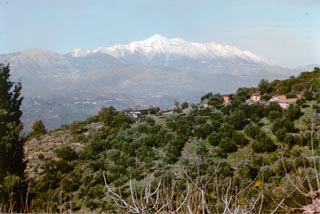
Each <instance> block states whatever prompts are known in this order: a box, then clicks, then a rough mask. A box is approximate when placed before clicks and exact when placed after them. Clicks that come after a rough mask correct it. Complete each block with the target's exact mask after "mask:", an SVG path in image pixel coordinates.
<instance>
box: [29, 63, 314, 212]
mask: <svg viewBox="0 0 320 214" xmlns="http://www.w3.org/2000/svg"><path fill="white" fill-rule="evenodd" d="M319 77H320V70H319V68H315V69H314V71H312V72H304V73H301V74H300V75H299V76H298V77H291V78H290V79H288V80H284V81H273V82H271V83H268V82H267V81H265V80H262V81H261V82H260V84H259V86H258V87H257V88H240V89H238V91H237V93H236V94H234V95H233V96H232V100H231V102H230V103H228V104H224V103H223V99H222V97H221V95H219V94H215V95H213V94H211V93H208V94H206V95H204V96H203V97H202V98H201V103H200V104H199V105H192V106H191V107H189V105H188V104H187V103H183V104H182V105H179V103H176V106H177V108H176V109H175V110H174V111H173V112H169V113H164V112H157V111H156V110H155V111H150V112H149V114H147V115H142V116H140V117H138V118H136V119H135V118H131V117H129V116H127V114H126V113H124V112H118V111H116V110H115V109H114V108H112V107H108V108H104V109H101V111H100V112H99V113H98V115H96V116H94V117H91V118H88V119H87V120H86V121H83V122H74V123H72V124H70V125H67V126H63V127H61V128H60V129H58V130H54V131H49V132H47V131H46V130H45V127H44V126H43V124H42V123H41V122H37V124H36V125H35V126H34V130H33V132H32V133H31V134H30V137H29V140H28V141H27V142H26V145H25V152H26V155H25V156H26V160H27V161H28V162H27V169H26V183H27V184H28V190H27V195H26V201H27V206H26V207H27V209H28V210H27V211H32V212H67V211H72V212H76V211H81V212H89V211H94V212H107V213H125V212H130V213H284V212H285V213H288V212H293V213H294V212H296V213H297V212H298V213H299V212H302V211H308V210H309V211H310V210H311V211H312V209H314V208H317V206H318V209H319V207H320V206H319V204H320V202H319V201H320V200H319V193H320V178H319V177H320V165H319V163H320V162H319V152H320V147H319V146H320V129H319V127H320V79H319ZM257 91H259V92H260V93H261V94H262V95H263V96H262V100H269V99H270V98H271V97H272V96H273V95H279V94H285V95H287V97H300V98H299V99H298V101H297V103H296V105H290V106H289V107H288V108H287V109H283V108H281V107H280V106H279V104H277V103H268V104H267V103H263V102H254V103H248V102H247V100H248V99H249V97H250V95H251V94H252V93H253V92H257ZM153 110H154V109H153ZM310 213H312V212H310Z"/></svg>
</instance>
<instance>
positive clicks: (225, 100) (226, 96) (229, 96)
mask: <svg viewBox="0 0 320 214" xmlns="http://www.w3.org/2000/svg"><path fill="white" fill-rule="evenodd" d="M221 96H222V99H223V104H225V105H226V104H229V103H230V102H231V99H232V94H224V95H221Z"/></svg>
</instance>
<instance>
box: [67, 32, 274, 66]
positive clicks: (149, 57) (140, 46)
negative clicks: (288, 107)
mask: <svg viewBox="0 0 320 214" xmlns="http://www.w3.org/2000/svg"><path fill="white" fill-rule="evenodd" d="M94 53H105V54H109V55H111V56H113V57H115V58H117V59H119V60H121V61H123V62H131V63H132V61H130V59H132V56H139V58H140V59H139V61H138V62H140V63H141V62H142V63H146V64H147V63H148V62H149V63H150V62H152V61H153V60H154V59H155V58H156V57H162V58H164V59H165V60H164V62H163V64H162V65H166V62H168V61H170V60H171V58H177V57H189V58H192V59H195V60H200V59H207V60H213V59H214V60H215V59H219V58H220V59H222V58H225V59H229V60H230V59H242V60H247V61H252V62H256V63H264V64H271V63H270V62H269V61H267V60H266V59H264V58H262V57H260V56H257V55H255V54H253V53H251V52H250V51H242V50H240V49H238V48H236V47H233V46H229V45H222V44H217V43H214V42H210V43H204V44H202V43H196V42H188V41H186V40H184V39H181V38H175V39H168V38H166V37H164V36H161V35H159V34H156V35H154V36H152V37H150V38H148V39H146V40H143V41H137V42H131V43H129V44H126V45H115V46H112V47H99V48H97V49H95V50H86V49H80V48H77V49H74V50H73V51H72V52H70V53H69V55H71V56H74V57H83V56H88V55H92V54H94ZM134 58H136V57H134ZM133 62H135V61H133ZM136 63H137V61H136Z"/></svg>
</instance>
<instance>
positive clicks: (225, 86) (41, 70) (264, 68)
mask: <svg viewBox="0 0 320 214" xmlns="http://www.w3.org/2000/svg"><path fill="white" fill-rule="evenodd" d="M1 62H9V63H10V65H11V69H12V76H13V78H14V79H15V80H20V81H22V84H23V95H24V96H25V97H26V99H25V100H28V102H25V103H24V106H23V108H24V112H25V113H24V121H31V122H32V121H34V120H37V119H42V120H44V121H45V123H46V124H47V126H48V128H55V127H57V126H58V125H61V124H63V123H68V122H70V121H71V120H72V119H73V120H77V119H84V118H83V117H86V116H88V115H90V114H94V113H96V111H98V109H99V108H100V107H102V106H105V105H113V106H115V107H117V108H125V107H134V106H136V105H142V106H150V105H154V106H162V107H166V106H170V105H173V100H174V99H178V100H181V101H184V100H188V101H195V100H197V99H199V97H200V96H201V95H203V94H204V93H207V92H209V91H212V92H214V93H218V92H219V93H230V92H234V91H235V90H236V89H237V88H238V87H242V86H253V85H256V84H257V83H258V82H259V81H260V79H262V78H267V79H270V80H271V79H276V78H287V77H289V76H291V75H293V74H295V73H292V70H289V69H285V68H281V67H279V66H277V65H274V64H272V63H271V62H269V61H268V60H266V59H264V58H263V57H260V56H257V55H255V54H254V53H251V52H249V51H243V50H240V49H238V48H236V47H232V46H228V45H221V44H217V43H213V42H211V43H204V44H201V43H195V42H188V41H185V40H183V39H177V38H176V39H168V38H165V37H163V36H160V35H155V36H152V37H150V38H148V39H146V40H143V41H137V42H131V43H129V44H123V45H115V46H112V47H100V48H96V49H94V50H84V49H80V48H78V49H74V50H73V51H71V52H69V53H67V54H59V53H55V52H53V51H48V50H43V49H29V50H25V51H23V52H16V53H9V54H2V55H0V63H1ZM37 115H40V116H37ZM52 121H53V122H52ZM31 122H29V125H28V126H29V127H30V126H31V125H32V124H31Z"/></svg>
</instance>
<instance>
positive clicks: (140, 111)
mask: <svg viewBox="0 0 320 214" xmlns="http://www.w3.org/2000/svg"><path fill="white" fill-rule="evenodd" d="M123 111H124V112H125V113H126V114H127V115H128V116H129V117H130V118H135V119H136V118H138V117H139V116H141V115H147V114H149V113H150V109H149V108H140V107H139V106H137V107H136V108H134V109H132V108H129V109H125V110H123Z"/></svg>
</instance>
